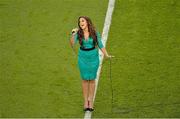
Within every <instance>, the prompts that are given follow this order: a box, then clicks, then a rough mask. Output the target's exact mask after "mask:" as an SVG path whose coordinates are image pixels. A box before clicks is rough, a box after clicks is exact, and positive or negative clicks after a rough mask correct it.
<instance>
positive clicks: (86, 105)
mask: <svg viewBox="0 0 180 119" xmlns="http://www.w3.org/2000/svg"><path fill="white" fill-rule="evenodd" d="M83 110H84V111H88V110H89V102H88V101H85V102H84V109H83Z"/></svg>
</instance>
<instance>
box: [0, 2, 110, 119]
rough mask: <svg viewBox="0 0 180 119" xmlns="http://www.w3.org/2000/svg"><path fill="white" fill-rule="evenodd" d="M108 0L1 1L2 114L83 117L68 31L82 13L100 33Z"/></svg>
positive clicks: (0, 110)
mask: <svg viewBox="0 0 180 119" xmlns="http://www.w3.org/2000/svg"><path fill="white" fill-rule="evenodd" d="M107 3H108V1H107V0H104V1H103V4H102V1H101V0H86V1H85V0H0V117H16V118H18V117H83V116H84V113H83V111H82V108H83V97H82V91H81V79H80V74H79V71H78V68H77V58H76V57H75V56H74V55H73V52H72V49H71V48H70V45H69V36H68V35H67V33H69V32H70V31H71V29H72V28H74V27H77V19H78V16H80V15H87V16H89V17H90V18H91V19H92V21H93V22H94V24H95V26H96V27H97V29H98V31H100V32H101V30H102V28H103V23H104V18H105V13H106V9H107Z"/></svg>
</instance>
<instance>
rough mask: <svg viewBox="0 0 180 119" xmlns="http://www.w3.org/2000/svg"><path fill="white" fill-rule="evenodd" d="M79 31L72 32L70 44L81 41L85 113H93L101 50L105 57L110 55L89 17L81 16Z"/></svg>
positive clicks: (80, 57) (80, 55)
mask: <svg viewBox="0 0 180 119" xmlns="http://www.w3.org/2000/svg"><path fill="white" fill-rule="evenodd" d="M78 26H79V28H78V29H74V30H73V31H72V37H71V39H70V44H71V46H72V47H73V46H74V44H75V43H76V42H77V41H79V44H80V49H79V51H78V66H79V69H80V74H81V78H82V90H83V96H84V111H93V110H94V108H93V97H94V91H95V79H96V74H97V70H98V67H99V50H98V48H99V49H101V51H102V52H103V54H104V55H105V57H107V58H111V56H110V55H108V53H107V51H106V49H105V47H104V46H103V44H102V41H101V36H100V34H99V33H98V32H96V30H95V27H94V26H93V24H92V22H91V20H90V18H89V17H87V16H80V17H79V19H78Z"/></svg>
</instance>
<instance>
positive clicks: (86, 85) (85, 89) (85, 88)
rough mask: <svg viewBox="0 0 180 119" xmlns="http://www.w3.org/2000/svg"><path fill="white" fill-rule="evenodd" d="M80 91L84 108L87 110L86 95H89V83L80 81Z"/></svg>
mask: <svg viewBox="0 0 180 119" xmlns="http://www.w3.org/2000/svg"><path fill="white" fill-rule="evenodd" d="M82 90H83V97H84V108H88V107H89V106H88V93H89V81H88V80H82Z"/></svg>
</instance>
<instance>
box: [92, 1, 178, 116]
mask: <svg viewBox="0 0 180 119" xmlns="http://www.w3.org/2000/svg"><path fill="white" fill-rule="evenodd" d="M179 5H180V2H179V1H178V0H157V1H156V0H142V1H140V0H117V1H116V6H115V11H114V14H113V17H112V18H113V19H112V24H111V30H110V35H109V39H108V42H107V49H108V51H109V52H110V53H111V54H113V55H115V56H116V58H114V59H112V80H113V89H114V103H113V109H112V112H111V90H110V80H108V77H109V62H108V61H104V64H103V67H102V74H101V79H100V80H99V87H98V91H97V95H96V102H95V107H96V111H95V113H94V115H93V117H179V116H180V115H179V114H180V110H179V106H180V101H179V99H180V93H179V90H180V88H179V83H180V81H179V78H180V75H179V71H180V62H179V61H180V54H179V52H180V49H179V48H180V47H179V44H180V41H179V39H178V31H179V27H178V26H179V10H180V7H179Z"/></svg>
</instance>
